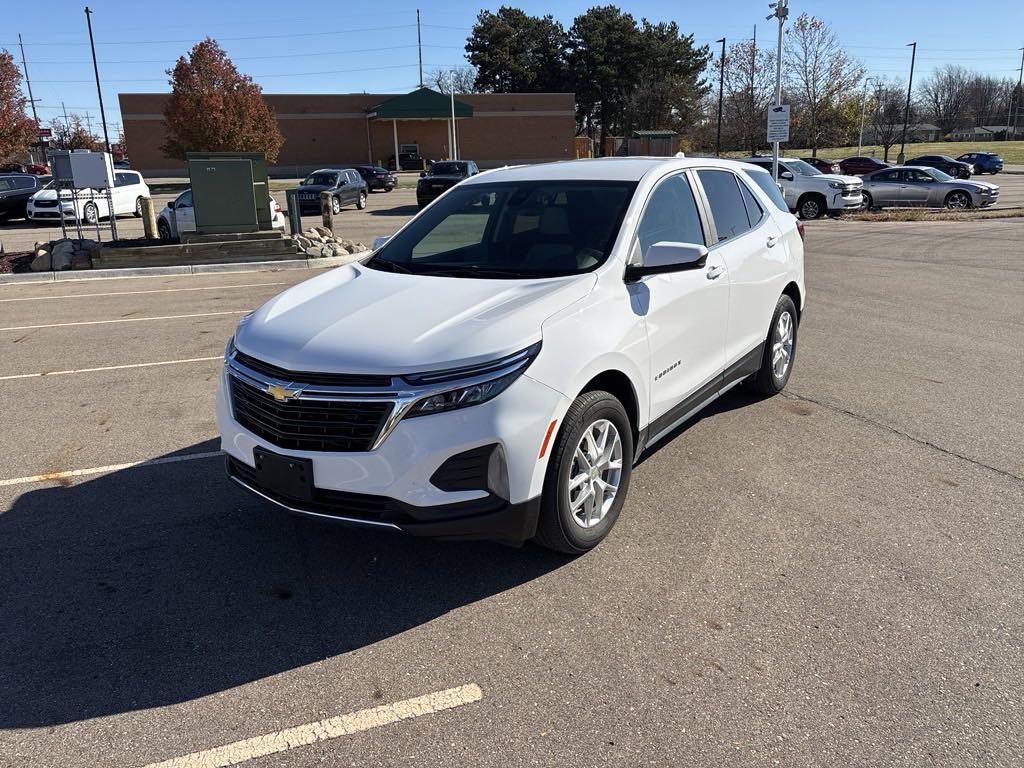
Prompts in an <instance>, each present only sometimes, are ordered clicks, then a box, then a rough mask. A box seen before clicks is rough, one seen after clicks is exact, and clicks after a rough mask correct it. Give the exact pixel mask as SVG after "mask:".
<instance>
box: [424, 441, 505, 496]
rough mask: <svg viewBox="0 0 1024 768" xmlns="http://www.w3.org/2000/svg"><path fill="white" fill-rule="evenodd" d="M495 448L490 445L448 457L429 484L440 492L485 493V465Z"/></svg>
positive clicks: (492, 444) (493, 445)
mask: <svg viewBox="0 0 1024 768" xmlns="http://www.w3.org/2000/svg"><path fill="white" fill-rule="evenodd" d="M496 447H497V446H496V445H495V444H494V443H491V444H490V445H483V446H481V447H479V448H473V449H471V450H468V451H463V452H462V453H457V454H455V455H454V456H451V457H449V458H448V459H447V460H446V461H445V462H444V464H442V465H441V466H440V467H438V468H437V470H436V471H435V472H434V474H433V475H431V477H430V482H431V483H432V484H433V485H434V486H435V487H437V488H440V489H441V490H442V491H486V490H487V464H488V462H489V461H490V458H491V452H492V451H494V449H495V448H496Z"/></svg>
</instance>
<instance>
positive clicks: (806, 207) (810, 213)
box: [800, 199, 821, 219]
mask: <svg viewBox="0 0 1024 768" xmlns="http://www.w3.org/2000/svg"><path fill="white" fill-rule="evenodd" d="M820 214H821V206H820V205H818V201H817V200H814V199H811V200H807V201H805V202H804V204H803V205H802V206H800V215H801V216H802V217H803V218H805V219H816V218H818V216H819V215H820Z"/></svg>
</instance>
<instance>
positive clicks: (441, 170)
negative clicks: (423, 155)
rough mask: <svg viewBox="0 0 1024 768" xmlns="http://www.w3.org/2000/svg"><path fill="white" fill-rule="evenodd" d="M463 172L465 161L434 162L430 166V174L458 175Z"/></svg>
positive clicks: (464, 170)
mask: <svg viewBox="0 0 1024 768" xmlns="http://www.w3.org/2000/svg"><path fill="white" fill-rule="evenodd" d="M465 172H466V164H465V163H434V164H433V165H432V166H430V175H431V176H459V175H461V174H463V173H465Z"/></svg>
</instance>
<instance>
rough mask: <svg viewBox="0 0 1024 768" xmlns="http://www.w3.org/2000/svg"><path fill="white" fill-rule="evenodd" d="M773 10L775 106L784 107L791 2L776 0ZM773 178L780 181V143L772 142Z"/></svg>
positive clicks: (771, 6)
mask: <svg viewBox="0 0 1024 768" xmlns="http://www.w3.org/2000/svg"><path fill="white" fill-rule="evenodd" d="M768 7H769V8H771V9H773V10H774V11H775V13H773V14H772V15H771V16H769V17H768V18H769V19H771V18H772V17H773V16H774V17H775V18H776V19H778V20H779V41H778V44H777V45H776V47H775V106H777V107H781V106H782V28H783V27H784V26H785V25H786V19H787V18H788V17H789V0H776V2H774V3H772V4H771V5H769V6H768ZM772 178H773V179H775V181H776V182H778V180H779V142H777V141H773V142H772Z"/></svg>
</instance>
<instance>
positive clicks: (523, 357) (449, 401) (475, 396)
mask: <svg viewBox="0 0 1024 768" xmlns="http://www.w3.org/2000/svg"><path fill="white" fill-rule="evenodd" d="M538 352H540V342H537V343H536V344H532V345H530V346H529V347H527V348H526V349H524V350H521V351H520V352H516V353H515V354H512V355H507V356H506V357H502V358H499V359H498V360H495V361H491V362H488V363H482V364H480V365H476V366H470V367H466V368H464V369H460V370H459V374H460V375H459V378H461V379H462V380H463V381H466V380H467V379H475V380H474V381H473V382H472V383H466V384H463V385H462V386H455V387H453V388H452V389H448V390H445V391H442V392H435V393H434V394H430V395H426V396H424V397H423V398H422V399H420V400H418V401H417V402H416V403H415V404H414V405H413V406H412V408H410V409H409V412H408V413H407V414H406V418H411V417H413V416H426V415H428V414H431V413H442V412H444V411H454V410H456V409H457V408H468V407H469V406H471V405H479V404H480V403H486V402H487V401H488V400H493V399H494V398H495V397H497V396H498V395H500V394H501V393H502V392H504V391H505V390H506V389H508V388H509V387H510V386H512V383H513V382H514V381H515V380H516V379H518V378H519V377H520V376H522V374H523V371H525V370H526V369H527V368H529V367H530V363H532V362H533V361H534V358H536V357H537V353H538ZM452 373H454V372H452ZM488 375H491V376H493V378H486V376H488ZM447 376H448V374H447V372H443V371H442V372H437V373H434V374H421V375H420V377H419V378H421V379H422V380H430V379H433V380H435V381H438V382H440V381H441V380H443V379H444V378H447ZM404 378H405V379H406V380H407V381H409V380H410V379H413V378H417V377H413V376H406V377H404ZM481 379H483V380H481Z"/></svg>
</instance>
